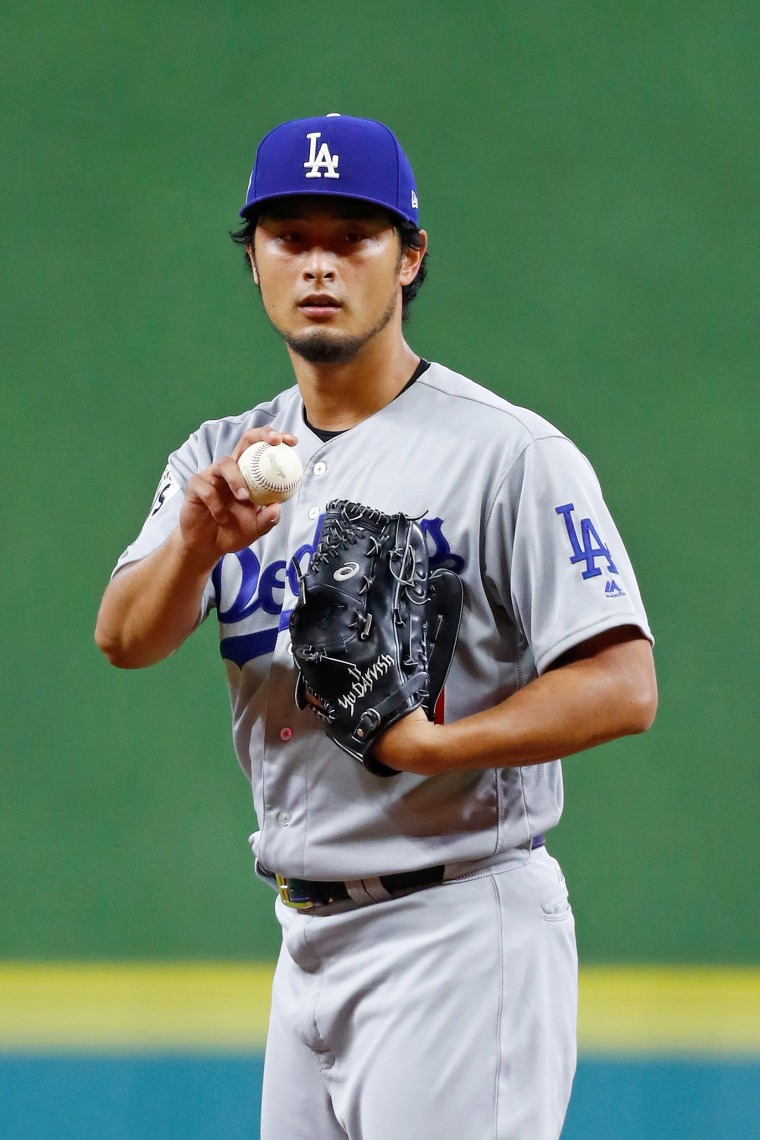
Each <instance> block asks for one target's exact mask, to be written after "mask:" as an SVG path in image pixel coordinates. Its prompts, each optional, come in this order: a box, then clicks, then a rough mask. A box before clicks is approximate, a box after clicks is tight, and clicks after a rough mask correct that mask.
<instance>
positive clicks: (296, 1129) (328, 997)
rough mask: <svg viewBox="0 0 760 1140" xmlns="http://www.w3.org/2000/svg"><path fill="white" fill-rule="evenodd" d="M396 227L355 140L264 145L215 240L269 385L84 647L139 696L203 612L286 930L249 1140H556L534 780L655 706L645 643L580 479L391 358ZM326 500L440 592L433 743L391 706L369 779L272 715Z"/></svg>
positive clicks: (193, 467) (571, 460) (547, 890)
mask: <svg viewBox="0 0 760 1140" xmlns="http://www.w3.org/2000/svg"><path fill="white" fill-rule="evenodd" d="M418 209H419V205H418V193H417V187H416V184H415V181H414V175H413V173H412V169H411V166H410V165H409V162H408V161H407V159H406V157H405V155H404V153H403V151H402V149H401V147H400V145H399V143H398V141H397V140H396V138H395V136H394V135H393V134H392V132H391V131H390V130H389V129H388V128H387V127H385V126H383V125H382V124H380V123H377V122H373V121H370V120H364V119H357V118H351V117H348V116H338V115H328V116H324V117H317V118H310V119H304V120H297V121H294V122H289V123H285V124H282V125H280V126H278V127H275V129H274V130H272V131H271V132H270V133H269V134H268V135H267V136H266V137H265V138H264V140H263V141H262V142H261V144H260V146H259V148H258V152H257V156H256V161H255V166H254V169H253V173H252V175H251V180H250V183H249V186H248V191H247V196H246V201H245V205H244V207H243V209H242V211H241V214H242V217H243V219H244V227H243V230H242V231H241V233H240V234H239V235H238V240H239V241H240V242H241V243H242V244H243V245H244V246H245V250H246V256H247V258H248V261H249V263H250V267H251V271H252V274H253V279H254V281H255V283H256V286H257V287H258V290H259V292H260V296H261V301H262V303H263V306H264V309H265V311H266V313H267V315H268V317H269V319H270V320H271V322H272V324H273V325H274V327H275V329H276V330H277V331H278V332H279V333H280V335H281V336H282V338H283V340H284V341H285V344H286V346H287V351H288V354H289V356H290V360H291V363H292V366H293V371H294V374H295V381H296V383H295V384H294V385H293V387H291V388H288V389H287V390H286V391H284V392H282V393H281V394H280V395H278V396H276V397H275V399H273V400H271V401H268V402H267V403H264V404H260V405H259V406H257V407H255V408H253V409H252V410H251V411H247V412H244V413H242V414H241V415H236V416H232V417H228V418H223V419H219V420H214V421H212V422H209V423H204V424H203V425H202V426H201V427H200V428H199V429H198V430H197V431H196V432H195V433H194V434H193V435H192V436H191V437H190V439H188V440H187V442H186V443H184V444H183V445H182V446H181V447H180V448H179V449H178V450H176V451H174V452H172V454H171V455H170V456H169V461H168V465H167V467H166V471H165V473H164V476H163V477H162V479H161V482H160V484H159V488H158V492H157V495H156V499H155V501H154V503H153V506H152V508H151V510H150V513H149V515H148V518H147V520H146V522H145V524H144V526H143V528H142V531H141V532H140V534H139V535H138V537H137V538H136V539H135V541H134V542H133V543H132V545H131V546H129V547H128V548H127V550H126V551H125V552H124V554H122V556H121V558H120V559H119V561H118V564H117V567H116V570H115V572H114V575H113V578H112V580H111V582H110V584H109V586H108V588H107V590H106V592H105V595H104V599H103V603H102V606H101V611H100V615H99V618H98V626H97V631H96V639H97V641H98V644H99V645H100V647H101V649H102V650H103V652H104V653H105V654H106V656H107V657H108V658H109V660H110V661H112V662H113V663H114V664H115V665H117V666H120V667H123V668H136V667H141V666H145V665H150V664H152V663H154V662H156V661H158V660H160V659H162V658H164V657H166V656H167V655H169V654H170V653H172V652H173V651H174V650H175V649H177V648H178V646H179V645H180V644H181V643H182V642H183V641H184V640H185V638H187V637H188V636H189V635H190V634H191V633H192V631H193V630H194V629H195V627H196V626H197V625H198V624H199V622H201V621H202V620H203V619H204V618H205V617H206V616H207V615H208V614H209V613H210V611H211V610H212V609H214V610H215V611H216V616H217V620H218V622H219V630H220V638H221V656H222V659H223V660H224V663H225V667H226V670H227V676H228V683H229V689H230V695H231V702H232V717H233V728H234V741H235V748H236V752H237V756H238V759H239V762H240V764H241V766H242V767H243V769H244V771H245V772H246V773H247V775H248V777H249V778H250V781H251V786H252V790H253V801H254V807H255V811H256V817H257V821H258V830H257V831H256V833H255V834H254V835H253V836H252V837H251V843H252V846H253V852H254V856H255V866H256V870H257V873H258V875H259V876H260V877H261V878H262V879H263V880H264V881H265V882H266V883H268V884H269V885H270V886H271V887H272V888H273V890H274V891H276V892H277V893H276V896H275V907H276V912H277V915H278V918H279V921H280V923H281V925H282V933H283V945H282V951H281V955H280V959H279V962H278V966H277V971H276V975H275V980H274V987H273V994H272V1012H271V1022H270V1030H269V1036H268V1043H267V1054H266V1062H265V1074H264V1090H263V1107H262V1137H263V1138H264V1140H282V1138H283V1137H287V1138H288V1140H345V1138H346V1137H349V1138H350V1140H388V1137H391V1136H392V1137H394V1138H395V1140H424V1138H430V1140H433V1138H435V1140H463V1138H467V1140H470V1138H472V1140H491V1138H492V1140H556V1138H557V1137H558V1136H559V1134H560V1131H561V1128H562V1122H563V1120H564V1116H565V1110H566V1107H567V1103H568V1099H569V1096H570V1089H571V1083H572V1078H573V1073H574V1068H575V1022H576V973H577V969H576V951H575V938H574V923H573V916H572V912H571V909H570V905H569V903H568V897H567V889H566V886H565V880H564V878H563V875H562V872H561V870H560V868H559V866H558V864H557V862H556V860H555V859H553V858H552V857H551V855H550V854H549V853H548V851H547V846H546V836H547V833H548V832H550V830H551V829H552V828H553V827H554V826H555V824H556V823H557V822H558V820H559V817H560V813H561V810H562V775H561V769H560V760H559V757H564V756H567V755H569V754H572V753H575V752H579V751H581V750H583V749H586V748H589V747H592V746H593V745H597V744H600V743H602V742H604V741H607V740H611V739H614V738H616V737H620V736H623V735H626V734H631V733H637V732H642V731H644V730H645V729H646V728H648V726H649V725H650V723H651V721H652V719H653V717H654V712H655V707H656V688H655V680H654V670H653V664H652V653H651V640H652V639H651V635H650V631H649V626H648V624H647V618H646V615H645V612H644V609H643V607H642V603H641V598H640V596H639V591H638V588H637V585H636V581H635V578H634V575H633V571H632V569H631V563H630V561H629V558H628V555H627V554H626V551H625V548H624V547H623V543H622V541H621V538H620V535H619V534H618V531H617V529H616V528H615V524H614V523H613V521H612V518H611V517H610V513H609V511H608V509H607V507H606V505H605V502H604V499H603V498H602V494H601V491H600V488H599V484H598V482H597V479H596V477H595V475H594V472H593V470H592V468H591V466H590V465H589V463H588V461H587V460H586V459H585V458H584V456H583V455H582V454H580V452H579V451H578V450H577V449H576V447H575V446H574V445H573V444H572V443H571V442H570V441H569V440H568V439H567V438H566V437H565V436H564V435H563V434H562V433H561V432H560V431H558V430H557V429H556V428H554V427H552V426H551V424H549V423H547V422H546V421H545V420H543V419H542V418H541V417H540V416H538V415H535V414H534V413H532V412H530V411H526V410H525V409H523V408H519V407H515V406H513V405H512V404H510V403H508V402H507V401H506V400H504V399H502V398H501V397H499V396H497V395H495V394H494V393H492V392H491V391H489V390H487V389H486V388H484V387H481V386H479V385H478V384H476V383H473V381H471V380H469V379H467V378H465V377H464V376H461V375H458V374H457V373H455V372H452V371H451V370H449V369H448V368H446V367H444V366H443V365H442V364H437V363H429V362H427V361H425V360H423V359H421V358H420V357H419V356H418V354H417V353H415V352H414V350H413V349H412V348H411V347H410V346H409V344H408V343H407V342H406V340H405V339H404V335H403V324H402V322H403V318H404V316H405V315H406V310H407V309H408V306H409V304H410V303H411V301H412V298H413V296H414V293H415V291H416V289H417V288H418V287H419V285H420V284H421V281H422V278H423V276H424V271H425V255H426V249H427V237H426V234H425V232H424V231H423V230H421V229H420V228H419V222H418ZM446 316H451V318H452V319H453V314H451V315H449V314H446ZM259 440H265V441H269V442H271V443H281V442H284V443H286V444H288V445H290V446H293V447H295V448H297V451H298V454H299V456H300V458H301V460H302V462H303V466H304V478H303V482H302V484H301V487H300V489H299V491H298V492H297V493H296V494H295V495H294V496H293V498H291V499H290V500H289V501H287V502H286V503H284V504H282V505H281V506H264V507H259V506H256V505H254V504H253V503H252V502H251V500H250V498H249V495H248V491H247V489H246V485H245V483H244V481H243V478H242V476H241V474H240V470H239V468H238V466H237V463H236V460H237V459H238V458H239V456H240V455H241V454H242V452H243V450H244V449H245V448H246V447H247V446H249V445H250V444H251V443H253V442H255V441H259ZM334 500H341V501H344V500H349V501H350V502H351V503H354V504H361V505H362V506H363V507H366V508H372V509H373V510H374V511H375V512H386V513H388V514H390V515H394V514H401V515H403V516H406V517H407V518H410V519H416V520H418V524H419V526H420V528H421V529H422V532H423V534H424V539H425V545H426V549H427V555H428V558H429V566H430V569H431V571H432V570H435V569H436V568H440V569H446V570H449V571H453V572H454V573H455V574H456V575H457V576H458V578H459V580H460V581H461V584H462V587H463V608H462V614H461V623H460V626H459V633H458V639H457V642H456V649H455V651H454V656H453V660H452V662H451V666H450V670H449V673H448V676H447V678H446V682H445V686H444V689H443V693H442V696H441V698H440V699H439V701H438V702H437V705H436V709H435V717H434V719H432V718H431V712H430V710H427V715H426V710H425V709H424V708H422V707H415V708H413V709H411V710H410V711H409V713H408V715H405V716H402V717H401V719H400V720H398V721H397V723H395V724H394V725H393V726H392V727H389V728H388V729H387V731H384V732H382V734H381V735H380V736H379V738H378V739H377V741H376V743H375V744H374V746H373V749H372V755H373V758H374V761H375V770H372V768H371V766H370V765H368V764H366V763H360V762H357V759H356V758H354V757H352V756H350V755H347V754H346V752H345V751H344V750H342V749H341V748H339V747H337V746H336V743H335V741H334V740H333V739H331V737H330V736H329V735H328V733H327V732H326V731H325V728H326V726H325V724H324V723H323V720H321V719H320V718H319V717H317V716H315V714H314V710H313V708H311V707H309V705H308V703H307V704H305V706H304V707H300V705H299V704H297V703H296V701H295V699H294V688H295V683H296V674H297V670H296V668H295V664H294V659H293V645H292V643H291V633H290V622H291V616H292V613H293V611H294V610H295V609H296V608H297V606H298V604H299V602H298V599H299V583H300V578H301V577H302V576H303V575H304V574H305V573H306V572H307V571H308V570H309V567H310V563H311V561H312V559H313V555H314V551H315V550H317V549H319V544H320V541H321V535H322V530H323V527H324V526H325V522H324V520H325V517H326V515H328V504H331V503H333V501H334ZM332 541H333V546H334V545H335V535H334V534H333V540H332ZM316 561H317V562H318V561H319V559H317V560H316ZM352 573H354V569H353V564H351V565H349V564H347V565H346V567H342V568H341V573H340V574H338V575H336V576H337V577H342V578H347V577H349V576H350V575H351V574H352ZM372 684H373V678H372V676H369V675H368V676H366V677H364V678H363V679H362V682H361V687H362V691H363V692H365V693H366V691H367V690H368V689H370V688H371V686H372ZM301 703H303V702H301ZM377 765H379V766H380V767H381V768H383V767H385V769H387V770H388V771H390V772H391V773H395V774H391V775H387V774H384V775H379V774H378V769H377Z"/></svg>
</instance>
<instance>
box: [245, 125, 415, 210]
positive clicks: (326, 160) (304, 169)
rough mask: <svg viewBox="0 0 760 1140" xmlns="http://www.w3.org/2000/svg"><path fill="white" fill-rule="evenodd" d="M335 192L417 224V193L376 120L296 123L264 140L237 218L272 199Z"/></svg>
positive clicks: (399, 151) (386, 131)
mask: <svg viewBox="0 0 760 1140" xmlns="http://www.w3.org/2000/svg"><path fill="white" fill-rule="evenodd" d="M294 194H338V195H340V196H341V197H344V198H357V199H359V200H360V201H363V202H372V203H374V204H375V205H377V206H382V207H384V208H385V209H386V210H389V211H390V212H391V213H393V214H395V215H398V216H399V217H401V218H404V219H405V220H406V221H408V222H411V223H412V224H413V225H415V226H416V225H418V208H419V203H418V199H417V191H416V187H415V183H414V174H413V172H412V168H411V166H410V164H409V160H408V159H407V157H406V155H405V154H404V152H403V150H402V149H401V147H400V145H399V143H398V140H397V139H396V136H395V135H394V134H393V132H392V131H391V130H390V129H389V128H388V127H386V126H385V125H384V124H383V123H378V122H375V120H374V119H356V118H353V117H352V116H349V115H338V114H335V113H333V114H330V115H324V116H322V117H321V118H313V119H294V120H292V121H291V122H289V123H282V124H281V125H280V126H279V127H275V128H274V130H272V131H270V132H269V134H268V135H266V136H265V137H264V139H262V141H261V143H260V145H259V149H258V151H257V154H256V162H255V165H254V168H253V170H252V172H251V178H250V182H249V183H248V192H247V194H246V201H245V205H244V206H243V208H242V210H241V211H240V215H241V217H246V216H247V215H248V214H249V213H254V212H255V209H256V208H257V207H258V206H260V205H262V204H263V203H265V202H270V201H272V200H273V199H275V198H284V197H288V196H291V195H294Z"/></svg>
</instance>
